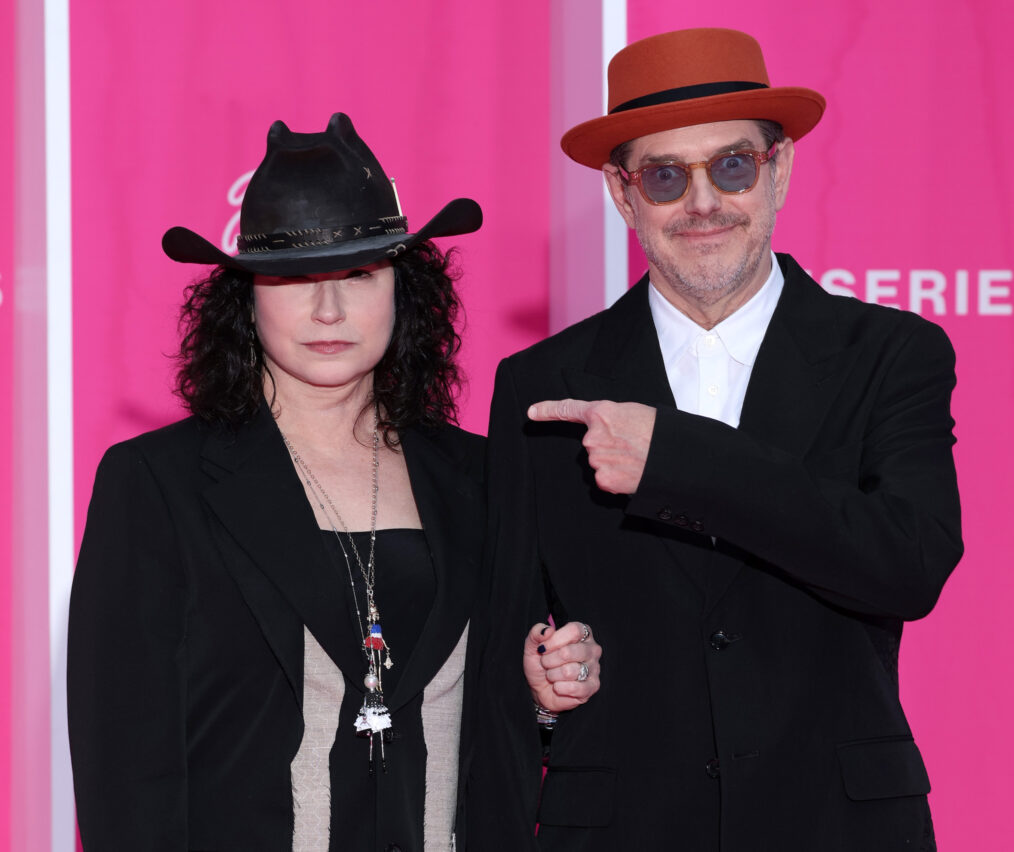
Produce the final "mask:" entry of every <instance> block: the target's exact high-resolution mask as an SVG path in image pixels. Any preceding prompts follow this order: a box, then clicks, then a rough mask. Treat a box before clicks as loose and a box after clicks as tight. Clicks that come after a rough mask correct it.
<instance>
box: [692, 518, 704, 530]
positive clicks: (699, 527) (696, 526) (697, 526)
mask: <svg viewBox="0 0 1014 852" xmlns="http://www.w3.org/2000/svg"><path fill="white" fill-rule="evenodd" d="M690 529H692V530H693V531H694V532H703V531H704V524H703V523H701V521H694V522H693V523H692V524H691V525H690Z"/></svg>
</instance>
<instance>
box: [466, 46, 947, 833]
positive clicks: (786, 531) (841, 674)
mask: <svg viewBox="0 0 1014 852" xmlns="http://www.w3.org/2000/svg"><path fill="white" fill-rule="evenodd" d="M609 88H610V91H609V101H610V112H609V114H608V115H607V116H605V117H602V118H598V119H594V120H592V121H589V122H586V123H584V124H582V125H579V126H578V127H575V128H574V129H572V130H571V131H570V132H568V133H567V134H566V135H565V136H564V139H563V143H562V144H563V148H564V150H565V151H566V152H567V153H568V154H569V155H570V156H571V157H572V158H573V159H575V160H576V161H577V162H579V163H582V164H584V165H587V166H590V167H594V168H601V169H602V170H603V172H604V175H605V180H606V183H607V186H608V188H609V191H610V194H611V195H612V198H613V201H614V202H615V204H616V207H617V209H618V210H619V212H620V214H621V215H622V216H623V218H624V219H625V220H626V222H627V224H628V225H629V226H630V227H631V228H633V229H634V230H635V231H636V233H637V236H638V239H639V240H640V243H641V245H642V246H643V248H644V250H645V253H646V255H647V257H648V261H649V264H648V274H647V276H646V277H645V278H644V279H642V280H641V281H640V282H639V283H638V284H637V285H636V286H635V287H633V288H632V289H631V290H630V291H629V292H628V293H627V294H625V295H624V296H623V297H622V298H621V299H620V300H619V301H618V302H617V303H616V304H615V305H614V306H613V307H611V308H609V309H608V310H606V311H604V312H602V313H600V314H598V315H596V316H593V317H591V318H590V319H587V320H585V321H583V322H581V323H578V324H577V325H575V326H573V327H571V328H569V329H567V330H565V331H563V332H562V333H560V334H558V335H556V336H554V337H552V338H550V339H548V340H546V341H544V342H542V343H540V344H538V345H536V346H534V347H532V348H531V349H528V350H526V351H524V352H521V353H519V354H517V355H515V356H513V357H511V358H508V359H507V360H505V361H504V362H503V363H502V364H501V365H500V369H499V371H498V374H497V382H496V390H495V392H494V399H493V405H492V414H491V419H490V442H489V452H490V456H489V458H490V463H491V469H490V489H491V491H490V494H491V508H490V511H491V515H490V551H491V561H492V570H493V587H492V594H491V602H492V606H493V607H494V608H495V609H497V610H498V611H499V612H500V617H499V620H498V624H497V628H496V629H495V630H494V631H493V633H492V635H491V636H490V638H489V641H488V646H487V655H486V661H487V662H486V666H485V668H484V673H483V677H484V679H485V682H486V689H487V691H488V693H489V695H490V696H491V697H492V700H491V701H490V707H489V717H488V720H487V726H488V728H489V731H488V734H489V737H488V739H489V743H490V745H489V752H488V754H487V759H486V760H485V761H483V760H482V759H479V760H477V761H476V762H475V763H474V764H473V766H474V767H475V768H474V769H473V776H472V779H471V781H470V784H471V785H472V789H473V790H474V791H475V797H476V801H477V802H481V801H482V799H483V795H482V791H483V790H484V789H491V788H492V786H493V785H495V792H496V795H497V797H498V798H497V800H496V802H497V805H496V806H495V807H493V806H490V807H483V809H482V813H481V824H480V821H479V820H473V821H472V822H471V823H470V824H471V825H473V826H476V825H477V826H478V831H479V832H483V831H487V832H488V834H486V835H485V836H484V835H483V834H481V833H479V834H476V835H474V839H475V844H474V848H476V849H478V850H482V852H487V850H492V849H509V850H512V852H514V850H520V849H525V848H530V847H534V846H535V844H536V843H537V846H538V847H539V848H542V849H545V850H578V849H580V850H603V852H605V851H606V850H608V852H619V850H643V849H679V850H687V852H718V850H721V852H765V850H771V851H772V852H775V850H777V852H835V850H842V852H844V850H848V852H860V850H861V852H878V850H884V852H887V850H892V852H893V850H902V849H906V850H908V849H912V850H920V849H921V850H931V849H934V848H935V845H934V841H933V831H932V825H931V822H930V816H929V810H928V807H927V802H926V794H927V793H928V791H929V781H928V779H927V776H926V771H925V769H924V767H923V763H922V759H921V757H920V755H919V751H918V749H917V747H916V745H915V743H914V741H913V739H912V735H911V731H910V729H909V727H908V724H907V722H906V720H905V716H904V713H903V712H902V709H901V706H900V704H899V701H898V678H897V659H898V656H897V655H898V646H899V640H900V636H901V632H902V623H903V621H905V620H910V619H917V618H921V617H922V616H924V615H926V614H927V613H928V612H929V611H930V610H931V609H932V607H933V606H934V604H935V602H936V600H937V597H938V595H939V593H940V590H941V587H942V586H943V583H944V581H945V580H946V578H947V576H948V575H949V574H950V572H951V570H952V569H953V567H954V565H955V564H956V563H957V561H958V559H959V557H960V555H961V551H962V544H961V536H960V523H959V506H958V495H957V486H956V478H955V472H954V465H953V458H952V445H953V437H952V427H953V421H952V420H951V416H950V412H949V404H950V394H951V390H952V388H953V386H954V381H955V379H954V356H953V351H952V349H951V346H950V344H949V343H948V341H947V339H946V337H945V335H944V334H943V332H942V331H941V330H940V329H939V328H938V327H936V326H935V325H933V324H931V323H929V322H927V321H925V320H922V319H920V318H919V317H917V316H915V315H912V314H909V313H905V312H902V311H896V310H890V309H886V308H882V307H877V306H871V305H866V304H863V303H861V302H859V301H858V300H855V299H846V298H842V297H835V296H831V295H829V294H827V293H825V292H824V291H823V290H822V289H821V288H820V287H819V286H818V285H817V284H816V282H814V281H813V280H812V279H810V278H809V277H808V276H807V275H806V274H805V273H804V272H803V270H802V269H801V268H800V267H799V265H798V264H797V263H796V262H795V261H794V260H793V259H792V258H791V257H790V256H788V255H779V256H777V257H776V256H775V255H773V254H772V252H771V235H772V230H773V228H774V224H775V217H776V214H777V212H778V210H780V209H781V207H782V205H783V204H784V203H785V200H786V196H787V193H788V188H789V178H790V175H791V172H792V166H793V159H794V142H795V141H796V140H798V139H799V138H800V137H801V136H803V135H804V134H805V133H807V132H808V131H809V130H810V129H812V127H813V126H814V125H815V124H816V123H817V121H818V120H819V118H820V116H821V113H822V112H823V108H824V100H823V98H822V97H821V96H820V95H818V94H817V93H816V92H812V91H810V90H807V89H798V88H771V87H770V86H769V84H768V77H767V72H766V70H765V66H764V61H763V57H762V56H761V53H760V48H759V46H758V45H757V43H756V42H755V41H754V40H753V39H752V38H750V37H749V36H746V35H744V34H742V33H737V32H732V31H729V30H691V31H683V32H675V33H668V34H665V35H659V36H655V37H653V38H649V39H645V40H643V41H640V42H637V43H635V44H633V45H630V46H628V47H627V48H625V49H624V50H623V51H621V52H620V53H619V54H618V55H617V56H616V57H615V58H614V60H613V62H612V63H611V65H610V70H609ZM547 608H548V609H549V610H550V611H551V613H552V615H553V616H554V618H555V620H556V622H557V623H563V622H564V621H568V620H570V618H571V617H572V616H573V617H576V618H580V619H581V620H582V621H585V622H587V623H588V624H590V625H592V626H593V627H594V630H595V636H596V638H597V639H598V641H599V642H600V643H601V645H602V648H603V658H602V688H601V691H600V692H599V694H598V695H597V696H595V697H594V698H593V699H591V700H590V701H588V702H587V703H586V704H585V705H583V706H580V707H578V708H576V709H574V710H572V711H570V712H568V713H563V714H561V715H560V716H559V718H558V720H557V721H556V724H555V726H554V728H555V729H554V730H553V732H552V737H551V742H550V747H549V749H548V762H547V772H546V777H545V782H544V784H543V786H542V789H541V797H540V791H539V780H540V766H539V758H540V756H541V751H540V749H539V738H538V736H537V724H536V717H537V716H538V718H539V719H541V720H542V721H545V720H546V719H547V718H549V719H550V720H551V717H547V714H545V713H542V712H538V713H536V712H535V711H533V708H532V707H531V702H530V700H529V701H526V699H525V696H526V695H527V690H526V689H525V688H524V682H523V679H522V678H521V677H519V676H514V675H513V674H512V672H511V667H510V660H511V654H512V653H513V652H514V650H515V647H516V645H515V638H514V637H516V636H518V635H521V632H522V631H523V629H524V625H526V624H530V623H531V622H532V621H534V620H538V618H544V614H545V612H546V610H547ZM537 643H538V638H537V637H535V638H534V639H530V640H529V647H528V653H529V656H530V657H534V658H535V659H538V656H537V651H538V649H537V647H536V645H537ZM564 668H566V666H565V667H564ZM505 766H507V767H516V768H517V775H516V776H511V777H508V778H506V779H505V778H503V777H502V774H500V773H502V772H503V767H505ZM484 767H485V769H484ZM480 806H481V805H480ZM518 814H523V818H521V819H519V818H518V816H517V815H518ZM536 822H538V823H539V824H540V827H539V833H538V840H537V841H534V840H533V839H532V838H531V833H532V825H533V824H534V823H536Z"/></svg>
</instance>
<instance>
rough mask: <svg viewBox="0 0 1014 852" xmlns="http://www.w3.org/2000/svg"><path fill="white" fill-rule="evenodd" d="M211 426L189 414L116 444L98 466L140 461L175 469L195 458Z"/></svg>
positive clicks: (198, 454)
mask: <svg viewBox="0 0 1014 852" xmlns="http://www.w3.org/2000/svg"><path fill="white" fill-rule="evenodd" d="M213 428H214V427H212V426H210V425H209V424H208V423H206V422H205V421H203V420H201V419H200V418H199V417H195V416H193V415H191V416H189V417H185V418H183V419H182V420H177V421H176V422H175V423H170V424H168V425H166V426H161V427H159V428H157V429H152V430H150V431H148V432H142V433H141V434H140V435H135V436H134V437H133V438H127V439H126V440H123V441H118V442H117V443H115V444H113V445H112V446H111V447H109V449H108V450H106V452H105V454H104V455H103V457H102V462H101V463H100V466H102V467H110V466H114V467H115V466H120V465H124V464H129V463H132V462H137V461H138V460H141V459H143V460H144V461H146V462H147V463H148V464H149V465H151V466H155V467H160V466H164V465H170V466H178V465H180V464H181V463H183V462H185V460H188V459H197V458H198V457H199V456H200V452H201V447H202V446H203V445H204V442H205V441H206V440H207V437H208V434H209V433H210V431H211V430H212V429H213Z"/></svg>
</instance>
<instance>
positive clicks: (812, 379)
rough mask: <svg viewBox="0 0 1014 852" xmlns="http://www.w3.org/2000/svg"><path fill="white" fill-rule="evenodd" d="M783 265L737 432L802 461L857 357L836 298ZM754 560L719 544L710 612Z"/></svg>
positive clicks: (786, 261)
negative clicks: (836, 307)
mask: <svg viewBox="0 0 1014 852" xmlns="http://www.w3.org/2000/svg"><path fill="white" fill-rule="evenodd" d="M778 260H779V263H780V265H781V267H782V272H783V274H784V276H785V286H784V288H783V289H782V294H781V296H780V297H779V300H778V305H777V306H776V307H775V311H774V314H773V315H772V317H771V322H770V323H769V324H768V328H767V331H766V332H765V334H764V340H763V342H762V343H761V347H760V350H759V351H758V353H757V360H756V362H755V363H754V367H753V370H752V372H751V373H750V384H749V386H748V387H747V392H746V398H745V399H744V401H743V410H742V412H741V415H740V421H739V430H740V431H741V432H744V433H746V434H748V435H751V436H752V437H754V438H756V439H757V440H758V441H760V442H762V443H764V444H767V445H768V446H772V447H777V448H779V449H782V450H784V451H786V452H787V453H791V454H792V455H795V456H799V457H800V458H801V457H803V456H804V455H805V453H806V450H807V449H808V448H809V447H810V446H811V445H812V443H813V441H814V440H815V438H816V436H817V435H818V434H819V431H820V426H821V423H822V422H823V420H824V417H825V416H826V414H827V410H828V408H829V407H830V405H831V404H832V402H833V401H834V399H835V397H836V396H837V394H838V387H839V384H840V377H842V376H844V374H845V373H846V371H847V367H848V365H849V364H851V363H852V360H853V358H854V352H850V349H849V347H847V346H845V345H844V343H843V341H842V336H841V331H840V329H839V328H838V325H837V323H836V321H835V318H834V314H833V312H832V307H831V304H832V303H831V297H830V296H828V295H827V294H826V293H825V292H824V291H823V290H821V289H820V287H819V286H818V285H817V284H816V283H815V282H813V281H812V280H811V279H810V278H809V276H808V275H806V273H805V272H804V271H803V270H802V269H801V268H800V267H799V265H798V264H797V263H796V262H795V261H794V260H793V259H792V258H791V257H789V256H788V255H780V256H779V257H778ZM836 376H837V377H839V379H838V380H835V377H836ZM749 558H750V557H749V554H744V553H742V552H741V551H739V550H738V549H737V548H735V547H734V546H732V545H730V544H729V543H727V542H718V546H717V548H716V552H715V556H714V559H713V560H712V563H711V565H710V566H709V568H708V578H709V583H708V603H707V607H706V609H707V610H708V611H710V610H711V609H712V608H713V607H714V606H715V604H717V603H718V601H719V600H720V599H721V597H722V596H723V595H724V594H725V592H726V591H727V590H728V588H729V586H730V585H732V582H733V580H734V579H735V577H736V575H737V574H738V573H739V570H740V569H741V568H742V564H743V560H744V559H749Z"/></svg>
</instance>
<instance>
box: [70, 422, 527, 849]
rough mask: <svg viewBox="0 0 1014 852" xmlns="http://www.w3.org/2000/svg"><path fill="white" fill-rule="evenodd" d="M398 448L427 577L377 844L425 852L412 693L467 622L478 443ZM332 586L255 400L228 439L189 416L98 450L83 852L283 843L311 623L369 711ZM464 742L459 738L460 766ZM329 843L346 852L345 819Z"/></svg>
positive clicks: (393, 701)
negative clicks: (427, 609) (427, 595)
mask: <svg viewBox="0 0 1014 852" xmlns="http://www.w3.org/2000/svg"><path fill="white" fill-rule="evenodd" d="M401 437H402V445H403V448H404V452H405V458H406V462H407V464H408V470H409V476H410V479H411V483H412V490H413V494H414V496H415V500H416V504H417V506H418V509H419V515H420V517H421V519H422V523H423V528H424V532H425V535H426V540H427V543H428V545H429V548H430V550H431V553H432V557H433V563H434V566H435V570H436V573H437V584H436V597H435V600H434V604H433V609H432V612H431V613H430V615H429V618H428V620H427V621H426V623H425V626H424V628H423V633H422V635H421V637H420V639H419V643H418V645H417V648H416V651H415V653H414V654H413V655H412V657H411V659H410V660H409V659H403V660H399V661H398V664H399V665H404V666H406V668H405V669H403V671H402V674H401V678H400V680H399V683H398V686H397V688H396V690H395V691H394V693H393V694H388V695H387V696H386V698H387V703H388V705H389V707H390V709H391V711H392V714H393V717H394V725H395V729H396V731H399V732H401V734H402V736H401V738H400V739H399V740H398V742H397V743H396V744H395V745H394V746H393V747H391V748H390V749H389V752H388V757H389V760H388V764H389V772H390V773H391V775H390V778H389V779H385V785H386V786H385V789H386V790H389V791H390V794H389V799H390V800H388V799H386V798H384V796H382V797H381V799H380V801H379V805H378V813H377V815H376V819H377V830H378V835H377V837H378V842H380V843H381V848H383V847H384V846H385V845H386V844H387V843H388V842H390V843H394V844H396V847H397V848H400V849H402V850H404V852H408V850H421V849H422V840H421V831H422V824H421V822H422V808H423V804H422V799H421V797H422V796H423V792H424V790H423V787H424V783H422V779H423V777H424V769H423V768H422V767H424V764H425V761H426V751H425V743H423V742H422V741H421V740H422V738H421V730H422V729H421V726H420V723H419V714H420V704H421V700H422V692H423V689H424V687H426V685H427V684H428V683H429V682H430V680H431V679H432V678H433V676H434V675H435V674H436V672H437V671H438V670H439V669H440V668H441V666H442V664H443V663H444V661H445V660H446V659H447V658H448V655H449V654H450V653H451V651H452V650H453V649H454V647H455V645H456V643H457V642H458V640H459V637H460V636H461V635H462V632H463V630H464V628H465V626H466V623H467V621H468V620H469V618H470V616H471V614H472V610H473V604H474V602H475V600H476V589H477V588H478V572H479V568H480V549H481V546H482V521H483V518H484V498H483V487H482V486H483V479H482V478H483V440H482V439H481V438H479V437H477V436H474V435H470V434H468V433H466V432H463V431H461V430H460V429H457V428H454V427H450V426H448V427H444V428H441V429H437V430H422V429H408V430H406V431H405V432H404V434H403V435H402V436H401ZM343 580H344V576H343V574H340V573H338V572H337V571H336V570H335V568H334V564H333V562H332V561H330V557H329V556H328V554H327V553H326V550H325V548H324V545H323V542H322V541H321V536H320V534H319V532H318V527H317V524H316V521H315V519H314V516H313V512H312V510H311V508H310V506H309V504H308V502H307V500H306V497H305V495H304V492H303V488H302V486H301V484H300V481H299V479H298V477H297V475H296V473H295V471H294V469H293V467H292V464H291V461H290V459H289V456H288V453H287V452H286V449H285V446H284V444H283V443H282V440H281V436H280V434H279V432H278V429H277V427H276V425H275V423H274V420H273V418H272V417H271V415H270V413H269V412H268V410H267V407H266V406H262V409H261V411H260V414H259V415H258V417H257V418H256V420H255V421H254V422H253V423H251V424H250V425H249V426H246V427H244V428H242V429H241V430H239V432H238V433H236V434H232V433H228V432H223V431H216V430H213V429H210V428H208V427H207V426H205V425H203V424H202V423H201V422H200V421H198V420H196V419H195V418H190V419H187V420H184V421H181V422H179V423H176V424H174V425H172V426H169V427H166V428H164V429H161V430H158V431H156V432H152V433H148V434H146V435H142V436H140V437H138V438H135V439H133V440H130V441H127V442H125V443H122V444H119V445H117V446H114V447H113V448H111V449H110V450H109V451H108V452H107V453H106V456H105V457H104V458H103V460H102V463H101V464H100V466H99V470H98V474H97V476H96V482H95V490H94V494H93V497H92V502H91V505H90V507H89V512H88V521H87V526H86V529H85V534H84V540H83V543H82V546H81V554H80V558H79V562H78V568H77V573H76V575H75V578H74V587H73V593H72V598H71V614H70V628H69V632H70V636H69V656H68V704H69V722H70V740H71V754H72V759H73V768H74V787H75V794H76V797H77V805H78V818H79V821H80V828H81V836H82V839H83V842H84V848H85V849H86V850H87V851H88V852H92V850H120V849H123V850H127V849H129V850H181V852H182V850H243V852H250V850H271V852H277V850H282V849H290V848H291V847H292V830H293V806H292V792H291V784H290V775H289V765H290V762H291V761H292V759H293V756H294V755H295V753H296V751H297V749H298V748H299V745H300V740H301V737H302V732H303V718H302V713H301V703H302V700H303V660H304V645H303V643H304V630H303V628H304V625H305V626H306V627H307V628H309V630H310V631H311V632H312V634H313V636H314V637H315V638H316V640H317V642H318V643H319V644H320V645H321V646H322V647H323V649H324V650H325V651H326V652H327V654H328V655H329V656H330V658H331V659H332V660H333V661H334V663H335V664H337V666H338V668H339V669H340V670H341V671H342V672H343V673H344V675H345V697H346V702H347V703H348V704H349V706H350V708H351V712H352V713H353V714H354V712H355V709H357V708H358V706H359V705H360V704H361V703H362V691H363V686H362V669H363V665H362V657H361V651H360V650H359V648H358V639H357V638H356V636H355V633H354V629H353V627H352V621H351V619H350V613H349V612H348V609H347V604H346V601H345V594H344V586H343ZM516 663H517V654H515V664H516ZM470 692H471V690H470V688H468V687H466V694H470ZM343 712H344V704H343ZM466 715H467V714H466ZM345 740H348V743H346V742H345ZM468 744H469V739H468V734H467V732H465V733H464V734H463V737H462V742H461V752H460V753H461V759H462V762H463V763H464V762H465V761H466V760H467V754H468ZM365 747H366V744H365V743H364V742H363V741H362V740H358V739H356V738H355V737H353V736H352V735H351V733H347V734H344V735H340V736H339V737H338V740H337V741H336V744H335V749H334V750H333V751H332V753H331V762H332V764H334V762H335V761H340V760H342V759H353V758H352V755H353V754H354V756H355V759H357V760H358V761H361V765H362V770H363V774H364V776H365V774H366V757H365V754H366V752H365ZM332 793H333V795H334V796H339V795H341V792H340V790H333V791H332ZM371 816H372V815H369V814H366V815H363V819H366V820H369V819H371ZM332 836H334V837H335V841H334V845H333V848H341V849H344V848H346V847H345V846H343V845H341V837H342V827H341V826H336V825H335V824H332Z"/></svg>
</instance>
